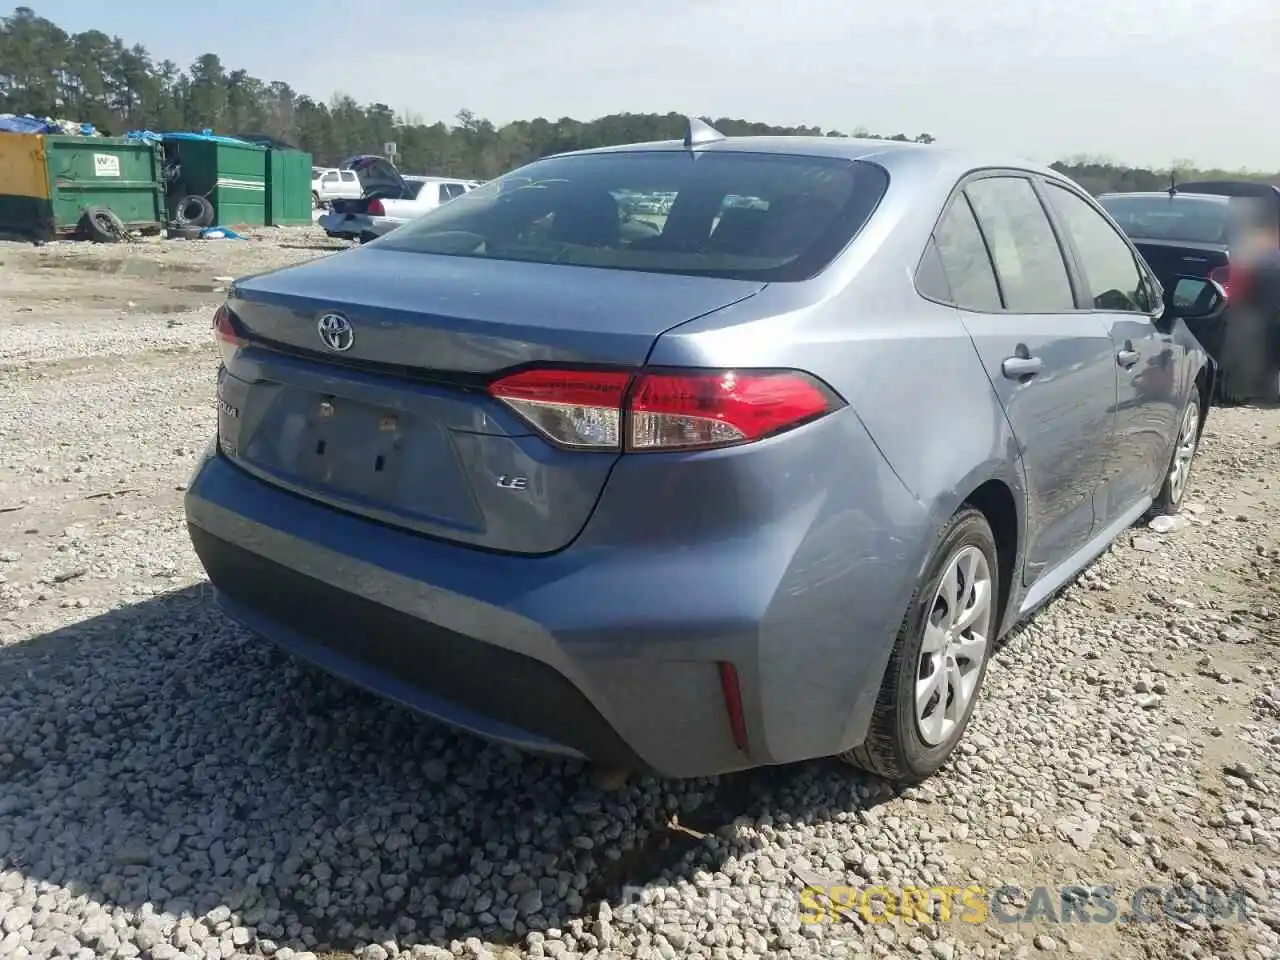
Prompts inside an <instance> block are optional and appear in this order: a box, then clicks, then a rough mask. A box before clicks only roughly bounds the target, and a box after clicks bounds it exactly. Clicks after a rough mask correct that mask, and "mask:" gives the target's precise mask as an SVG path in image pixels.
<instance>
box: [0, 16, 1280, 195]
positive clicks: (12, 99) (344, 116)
mask: <svg viewBox="0 0 1280 960" xmlns="http://www.w3.org/2000/svg"><path fill="white" fill-rule="evenodd" d="M0 113H16V114H32V115H34V116H37V117H46V116H47V117H54V118H57V119H67V120H75V121H79V122H87V123H91V124H93V125H94V126H95V127H96V128H97V129H98V130H99V131H101V132H102V133H106V134H121V133H125V132H127V131H129V130H137V129H149V130H156V131H176V130H205V129H210V130H213V131H215V132H217V133H221V134H227V135H231V136H253V137H270V138H272V139H274V140H276V141H280V142H284V143H288V144H291V145H294V146H297V147H300V148H301V149H303V150H306V151H308V152H309V153H310V154H311V155H312V157H313V158H314V161H315V163H317V164H319V165H325V166H329V165H336V164H338V163H341V162H342V161H343V160H345V159H346V158H348V157H351V156H354V155H356V154H361V153H378V152H381V150H382V145H383V144H384V143H387V142H394V143H395V144H396V147H397V154H396V162H397V165H398V166H400V167H401V168H402V169H404V170H406V171H407V172H413V173H424V174H438V175H448V176H459V177H469V178H475V179H481V180H485V179H489V178H490V177H493V176H496V175H498V174H499V173H502V172H503V171H505V170H510V169H511V168H513V167H516V166H519V165H520V164H522V163H527V162H528V161H530V160H534V159H537V158H538V157H543V156H546V155H548V154H552V153H560V152H563V151H566V150H577V149H583V148H587V147H596V146H604V145H608V144H615V143H633V142H639V141H646V140H668V139H675V138H678V137H680V136H681V135H682V133H683V128H684V117H683V116H682V115H680V114H677V113H666V114H659V113H643V114H633V113H624V114H614V115H611V116H607V117H600V118H598V119H595V120H588V121H583V120H575V119H572V118H570V117H562V118H560V119H558V120H549V119H545V118H543V117H538V118H537V119H535V120H518V121H515V122H513V123H508V124H505V125H503V126H501V127H498V126H495V125H494V124H493V123H491V122H490V121H488V120H485V119H483V118H481V117H477V116H476V115H475V114H473V113H471V112H470V111H469V110H465V109H464V110H461V111H460V112H459V113H458V115H457V117H456V122H455V123H454V124H452V125H449V124H445V123H430V124H429V123H425V122H423V121H422V119H421V118H420V117H415V116H411V115H410V116H406V115H398V114H397V113H396V112H395V111H394V110H393V109H392V108H391V107H389V106H388V105H387V104H385V103H371V104H359V103H357V102H356V101H355V100H354V99H353V98H351V97H349V96H345V95H342V94H339V95H336V96H334V97H333V98H332V99H331V100H330V101H329V102H328V103H322V102H320V101H317V100H315V99H313V98H311V97H309V96H307V95H305V94H302V93H299V92H298V91H296V90H294V89H293V88H292V87H290V86H289V84H287V83H284V82H283V81H279V80H261V79H259V78H257V77H253V76H250V75H249V73H248V72H247V71H245V70H228V69H227V67H226V66H224V64H223V62H222V59H221V58H220V57H219V56H218V55H217V54H214V53H206V54H203V55H202V56H200V57H198V58H197V59H196V60H195V62H194V63H192V64H191V65H190V66H189V67H187V68H186V69H185V70H184V69H182V68H181V67H179V66H178V65H177V64H175V63H174V62H173V61H171V60H167V59H166V60H157V59H156V58H155V57H154V56H152V54H151V53H150V52H149V51H148V50H147V49H146V48H145V47H143V46H141V45H140V44H133V45H127V44H126V42H125V41H124V40H122V39H121V38H119V37H113V36H108V35H107V34H105V33H103V32H102V31H100V30H86V31H84V32H83V33H67V32H66V31H65V30H63V29H61V28H60V27H59V26H58V25H57V24H55V23H53V22H52V21H50V20H47V19H45V18H44V17H41V16H39V15H38V14H37V13H36V12H35V11H34V10H32V9H31V8H30V7H18V8H17V9H15V10H14V12H13V14H12V15H10V16H8V17H4V18H2V19H0ZM711 122H712V123H713V124H714V126H715V127H716V128H717V129H719V130H720V131H721V132H723V133H724V134H726V135H727V136H746V135H802V136H827V137H843V136H854V137H873V138H875V139H883V140H903V141H905V140H913V141H916V142H919V143H932V142H934V138H933V137H932V136H931V135H930V134H928V133H920V134H916V135H913V136H908V135H907V134H904V133H895V134H892V135H880V134H873V133H871V132H870V131H868V130H865V129H861V128H860V129H856V130H853V131H851V132H849V133H847V134H846V133H843V132H841V131H838V130H824V129H822V128H820V127H813V126H775V125H772V124H767V123H757V122H751V121H747V120H738V119H734V118H731V117H721V118H716V119H712V120H711ZM1053 166H1054V167H1055V168H1057V169H1058V170H1060V171H1062V172H1063V173H1065V174H1067V175H1068V176H1070V177H1072V178H1073V179H1075V180H1076V181H1077V182H1079V183H1080V184H1081V185H1082V186H1084V187H1085V188H1086V189H1088V190H1091V191H1093V192H1095V193H1101V192H1105V191H1108V190H1156V189H1161V188H1163V187H1166V186H1168V183H1169V178H1170V172H1169V170H1153V169H1144V168H1138V167H1129V166H1124V165H1120V164H1115V163H1112V162H1109V161H1108V160H1106V159H1104V158H1092V157H1083V156H1082V157H1073V158H1068V159H1066V160H1063V161H1060V162H1058V163H1055V164H1054V165H1053ZM1172 169H1175V170H1176V172H1177V175H1178V176H1179V177H1181V178H1183V179H1191V178H1197V179H1205V178H1209V177H1215V176H1217V177H1224V176H1239V175H1241V174H1240V173H1239V172H1238V171H1222V170H1204V169H1197V168H1196V166H1195V164H1194V163H1192V162H1190V161H1178V162H1176V163H1175V164H1174V165H1172ZM1245 175H1247V176H1250V177H1251V178H1257V179H1263V180H1268V181H1273V182H1280V173H1276V174H1252V173H1251V174H1245Z"/></svg>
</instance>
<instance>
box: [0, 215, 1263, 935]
mask: <svg viewBox="0 0 1280 960" xmlns="http://www.w3.org/2000/svg"><path fill="white" fill-rule="evenodd" d="M334 247H335V245H333V244H325V243H324V242H323V239H322V238H320V239H317V235H316V232H315V231H309V230H305V229H299V230H294V231H274V232H263V233H262V234H261V235H260V236H258V237H256V238H254V239H252V240H249V241H246V242H232V241H226V242H222V243H212V242H207V243H181V242H168V243H164V242H156V243H149V244H138V245H134V246H129V247H125V246H120V247H114V246H101V247H98V246H90V245H84V244H54V245H50V246H46V247H43V248H39V249H36V248H31V247H24V246H19V245H5V244H0V957H4V958H15V960H22V958H27V957H53V956H66V957H77V958H86V960H87V958H92V957H106V958H113V957H119V958H131V957H138V956H141V957H144V958H151V960H169V958H176V957H191V958H201V957H203V958H206V960H217V958H229V957H236V958H239V957H256V956H272V955H274V956H275V957H277V958H280V960H289V958H290V957H292V958H294V960H305V958H307V957H309V956H312V955H314V956H318V957H349V956H350V955H351V954H353V953H354V954H356V955H358V956H361V957H366V958H370V960H379V958H384V957H389V956H396V955H399V956H411V957H414V958H420V957H436V956H439V957H445V956H450V955H452V956H464V957H486V956H487V957H494V958H502V957H524V956H529V957H539V956H548V957H561V958H573V957H596V956H598V957H651V958H658V957H660V958H672V957H714V958H735V960H736V958H744V957H755V956H776V957H786V956H793V957H799V956H813V957H832V958H838V957H851V958H861V957H867V958H870V957H880V956H890V957H910V956H916V955H920V956H925V957H933V958H938V960H951V958H967V957H983V958H991V957H1025V956H1038V955H1040V954H1046V955H1048V954H1054V953H1058V954H1064V955H1065V954H1079V955H1081V956H1085V957H1091V958H1095V957H1118V958H1120V957H1124V958H1135V960H1136V958H1142V957H1148V958H1160V960H1167V958H1170V957H1184V956H1185V957H1199V958H1211V957H1220V958H1224V960H1225V958H1248V960H1257V958H1263V957H1280V932H1278V931H1280V847H1278V844H1280V807H1278V806H1277V803H1278V800H1280V657H1278V656H1277V654H1278V652H1280V591H1278V588H1277V583H1280V528H1277V526H1276V525H1275V523H1274V519H1273V518H1275V517H1277V516H1280V509H1278V508H1280V410H1278V409H1265V410H1258V409H1227V410H1215V411H1214V412H1213V415H1212V417H1211V420H1210V427H1209V432H1208V435H1207V436H1206V438H1205V442H1204V445H1203V447H1202V453H1201V459H1200V461H1199V463H1198V465H1197V468H1196V474H1195V477H1194V484H1193V489H1192V493H1191V497H1192V499H1193V500H1194V501H1195V503H1194V504H1193V505H1191V506H1189V507H1188V512H1187V517H1188V522H1186V523H1185V525H1183V526H1181V527H1180V528H1179V529H1175V530H1172V531H1168V532H1163V533H1162V532H1158V531H1153V530H1150V529H1135V530H1134V531H1131V532H1130V533H1128V534H1126V535H1125V536H1124V537H1123V538H1122V540H1121V542H1119V543H1118V544H1117V545H1116V546H1115V547H1114V548H1113V549H1112V550H1111V551H1110V552H1109V553H1108V554H1107V555H1106V556H1105V557H1104V558H1102V559H1101V560H1100V561H1099V562H1098V563H1097V564H1095V565H1094V567H1093V568H1092V569H1091V570H1089V571H1088V572H1087V573H1086V574H1085V575H1084V576H1083V577H1082V578H1081V579H1080V581H1079V582H1078V583H1077V584H1075V585H1074V586H1073V587H1072V588H1070V589H1069V590H1068V591H1067V592H1066V593H1065V594H1064V595H1063V596H1062V597H1061V598H1059V599H1058V600H1056V601H1055V602H1054V603H1053V604H1051V605H1050V606H1049V607H1048V608H1047V609H1046V610H1045V611H1044V612H1043V613H1042V614H1040V615H1039V616H1038V617H1037V618H1036V619H1035V620H1034V621H1033V622H1032V623H1031V624H1030V625H1029V626H1027V627H1025V628H1023V629H1021V630H1020V631H1018V632H1017V633H1016V635H1015V636H1013V637H1011V638H1010V640H1009V642H1008V644H1007V646H1006V647H1005V649H1004V650H1003V652H1002V653H1001V654H1000V656H999V657H998V660H997V662H996V664H994V665H993V668H992V670H991V671H990V673H989V675H988V680H987V688H986V691H985V695H984V697H983V701H982V703H981V704H980V706H979V709H978V713H977V716H976V719H975V722H974V725H973V727H972V728H971V730H970V733H969V736H968V738H967V740H966V741H965V743H964V744H963V747H962V751H961V754H960V755H959V756H958V758H957V759H956V761H955V762H953V763H952V764H951V765H950V767H949V768H948V769H946V770H945V771H944V772H943V773H942V774H940V775H939V776H938V777H936V778H935V779H934V780H932V781H930V782H929V783H927V784H926V785H924V786H922V787H918V788H915V789H913V790H908V791H906V792H905V793H902V794H897V795H895V794H894V793H893V792H891V791H890V790H889V789H888V788H887V787H886V786H885V785H884V784H883V783H881V782H880V781H878V780H876V779H874V778H870V777H863V776H859V775H855V774H852V773H850V772H848V771H847V770H845V769H843V768H841V767H839V766H838V765H836V764H834V763H810V764H802V765H797V766H795V767H789V768H783V769H776V770H767V771H759V772H754V773H749V774H744V775H736V776H732V777H724V778H718V779H714V780H700V781H690V782H681V783H658V782H654V781H650V780H640V781H634V782H631V783H629V784H627V785H626V786H625V787H623V788H622V789H621V790H619V791H616V792H602V791H601V790H600V789H598V788H597V787H596V786H595V785H593V782H592V780H591V778H590V777H588V776H587V771H585V770H584V769H583V768H582V767H581V766H579V765H576V764H573V763H570V762H567V761H556V760H546V759H542V758H534V757H527V756H522V755H520V754H517V753H515V752H512V751H509V750H506V749H502V748H498V747H494V746H490V745H487V744H484V743H481V742H478V741H476V740H474V739H471V738H469V737H467V736H464V735H460V734H456V733H454V732H451V731H449V730H447V729H444V728H442V727H440V726H438V725H436V724H434V723H432V722H430V721H428V720H425V719H423V718H419V717H416V716H414V715H412V714H410V713H407V712H406V711H404V710H401V709H400V708H398V707H394V706H391V705H388V704H385V703H382V702H380V701H378V700H377V699H375V698H373V697H371V696H367V695H365V694H363V693H361V692H358V691H354V690H352V689H350V688H348V687H346V686H344V685H342V684H341V683H339V682H337V681H334V680H331V679H329V678H327V677H325V676H323V675H319V674H317V673H314V672H311V671H309V670H307V669H305V668H302V667H300V666H298V665H297V664H296V663H294V662H292V661H290V660H289V659H287V658H285V657H283V656H281V655H279V654H277V653H276V652H274V651H273V650H272V649H270V648H269V647H267V646H266V645H264V644H263V643H260V642H258V641H256V640H255V639H253V638H252V637H250V636H248V635H246V634H245V633H244V632H242V631H241V630H239V629H237V628H236V627H234V626H232V625H231V624H230V623H228V622H227V621H226V620H225V619H224V618H223V617H222V616H220V615H219V613H218V612H217V610H216V609H215V607H214V606H213V605H212V603H211V601H210V596H209V591H208V589H207V586H206V585H205V581H204V579H203V577H202V575H201V571H200V568H199V566H198V564H197V562H196V560H195V557H194V555H193V554H192V552H191V550H190V548H189V546H188V542H187V538H186V535H185V531H184V528H183V523H182V510H181V496H182V493H181V491H182V489H183V486H184V482H185V480H186V479H187V475H188V471H189V469H190V466H191V464H192V462H193V460H194V458H195V455H196V453H197V451H198V450H199V449H200V448H201V447H203V446H204V444H205V443H206V441H207V440H208V438H209V436H210V432H211V430H212V426H213V409H212V401H213V392H214V389H213V385H214V372H215V365H216V359H215V351H214V349H213V345H212V341H211V339H210V335H209V329H208V318H209V315H210V312H211V309H212V305H213V304H214V303H216V301H217V299H218V294H219V288H220V287H222V286H224V285H225V283H226V282H227V279H226V278H229V277H232V276H237V275H242V274H245V273H251V272H257V271H259V270H263V269H268V268H270V267H273V266H276V265H279V264H284V263H288V262H293V261H297V260H301V259H306V258H309V257H314V256H321V255H323V254H324V253H325V251H326V249H333V248H334ZM871 883H878V884H881V885H884V886H887V887H889V888H891V889H893V890H897V889H900V888H902V887H906V886H911V885H914V886H925V887H928V886H953V887H965V886H966V885H970V884H979V885H983V886H984V887H985V888H986V889H987V890H988V891H994V890H995V889H996V888H998V887H1001V886H1002V885H1017V886H1019V887H1021V888H1022V890H1023V891H1024V893H1023V896H1022V898H1021V899H1019V898H1018V897H1013V898H1012V899H1011V901H1010V902H1011V903H1012V904H1013V905H1012V906H1009V907H1007V908H1006V909H1005V910H1004V911H1003V912H1004V915H1006V916H1017V915H1019V914H1021V915H1022V921H1023V922H1016V923H1007V922H998V921H997V920H996V919H994V918H990V919H988V922H985V923H969V922H965V921H964V920H963V919H957V917H958V916H959V913H958V911H957V913H956V914H953V915H952V916H951V918H950V919H945V918H942V917H941V916H940V915H938V916H936V917H935V920H934V921H930V922H922V923H908V922H904V921H903V919H902V918H901V917H899V918H896V919H895V918H890V919H889V920H886V921H883V922H881V921H879V920H878V918H873V919H871V920H868V919H867V918H866V917H864V916H863V915H862V913H861V911H860V910H858V909H852V910H844V911H841V913H840V915H839V916H837V917H836V919H835V920H834V921H833V922H825V923H820V924H807V923H802V922H801V916H800V911H801V909H802V908H801V905H800V901H799V900H798V899H797V895H798V891H799V890H800V888H801V887H802V886H804V885H805V884H817V885H821V886H827V887H829V886H832V885H836V886H839V885H850V886H855V887H863V888H865V887H866V886H867V885H868V884H871ZM1066 885H1071V886H1083V887H1089V888H1092V887H1096V886H1101V885H1110V886H1112V887H1114V888H1115V890H1116V893H1115V902H1116V904H1117V905H1118V907H1119V912H1120V914H1121V915H1122V916H1123V915H1124V914H1125V913H1127V907H1128V903H1129V898H1130V897H1131V896H1132V894H1133V893H1134V892H1135V891H1136V890H1138V889H1139V888H1142V887H1148V886H1150V887H1157V888H1161V889H1162V890H1168V891H1178V890H1180V891H1182V894H1181V895H1180V896H1181V899H1178V900H1177V902H1178V903H1179V904H1182V903H1184V902H1185V901H1186V898H1187V897H1193V896H1194V895H1195V894H1196V892H1197V891H1199V893H1200V895H1201V896H1202V897H1207V896H1208V893H1209V891H1211V890H1219V891H1223V892H1227V893H1230V892H1233V891H1243V894H1244V896H1245V897H1246V898H1247V901H1246V906H1247V911H1246V912H1247V916H1245V917H1236V918H1234V919H1233V918H1221V917H1219V918H1215V919H1213V920H1212V921H1211V920H1209V919H1208V918H1207V917H1205V916H1203V915H1201V916H1195V915H1193V914H1191V913H1184V914H1183V915H1182V919H1180V920H1178V919H1172V918H1169V917H1167V916H1165V917H1159V918H1157V919H1155V920H1153V921H1152V922H1148V923H1140V922H1128V923H1102V922H1092V923H1084V922H1080V921H1079V917H1078V915H1077V917H1076V919H1075V921H1074V922H1065V921H1066V920H1067V919H1070V918H1069V917H1067V918H1064V916H1063V913H1062V910H1061V904H1060V902H1059V893H1058V891H1059V888H1061V887H1063V886H1066ZM1037 886H1043V887H1048V888H1051V889H1052V891H1053V893H1052V895H1051V897H1049V898H1045V897H1043V896H1038V895H1037V894H1036V893H1035V890H1034V888H1036V887H1037ZM639 888H643V892H642V893H640V894H639V897H638V902H637V896H636V891H637V890H638V889H639ZM832 896H836V894H835V892H832ZM1050 907H1051V908H1052V912H1047V909H1046V908H1050ZM1092 916H1093V917H1094V918H1095V919H1096V917H1097V916H1098V911H1092Z"/></svg>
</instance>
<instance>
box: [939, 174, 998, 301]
mask: <svg viewBox="0 0 1280 960" xmlns="http://www.w3.org/2000/svg"><path fill="white" fill-rule="evenodd" d="M933 238H934V242H935V243H936V244H937V246H938V257H939V259H940V261H941V264H942V272H943V273H944V274H945V275H946V278H947V285H948V286H949V287H950V289H951V302H952V303H954V304H955V305H956V306H957V307H960V308H961V309H963V310H977V311H980V312H986V313H989V312H993V311H996V310H999V309H1001V303H1000V288H999V287H998V286H997V285H996V275H995V273H994V271H993V270H992V268H991V257H990V256H989V255H988V253H987V246H986V244H985V243H984V242H983V240H982V233H981V232H980V231H979V230H978V222H977V221H976V220H975V219H974V218H973V211H972V210H971V209H970V208H969V202H968V201H967V200H966V199H965V198H964V195H963V194H961V195H959V196H957V197H956V198H955V200H953V201H952V203H951V206H950V207H948V208H947V212H946V213H945V214H943V216H942V219H941V220H940V221H938V226H937V228H936V229H935V230H934V232H933Z"/></svg>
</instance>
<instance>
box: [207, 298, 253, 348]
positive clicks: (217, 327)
mask: <svg viewBox="0 0 1280 960" xmlns="http://www.w3.org/2000/svg"><path fill="white" fill-rule="evenodd" d="M213 338H214V340H216V341H217V342H218V346H219V348H221V350H222V359H223V362H226V361H227V360H229V359H230V357H231V355H232V354H233V353H235V351H236V350H238V349H240V348H241V347H243V346H244V345H245V340H244V338H243V337H242V336H240V332H239V330H237V329H236V318H235V314H233V313H232V312H231V308H230V307H228V306H227V305H226V304H225V303H224V304H223V305H222V306H220V307H218V309H217V310H216V311H214V314H213Z"/></svg>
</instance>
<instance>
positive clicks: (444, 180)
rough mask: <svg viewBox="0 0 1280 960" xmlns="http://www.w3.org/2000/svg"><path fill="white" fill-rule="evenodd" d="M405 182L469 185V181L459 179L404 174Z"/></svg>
mask: <svg viewBox="0 0 1280 960" xmlns="http://www.w3.org/2000/svg"><path fill="white" fill-rule="evenodd" d="M404 178H405V179H406V180H416V181H418V182H420V183H471V182H472V181H470V180H463V179H462V178H461V177H422V176H419V175H418V174H416V173H406V174H404Z"/></svg>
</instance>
